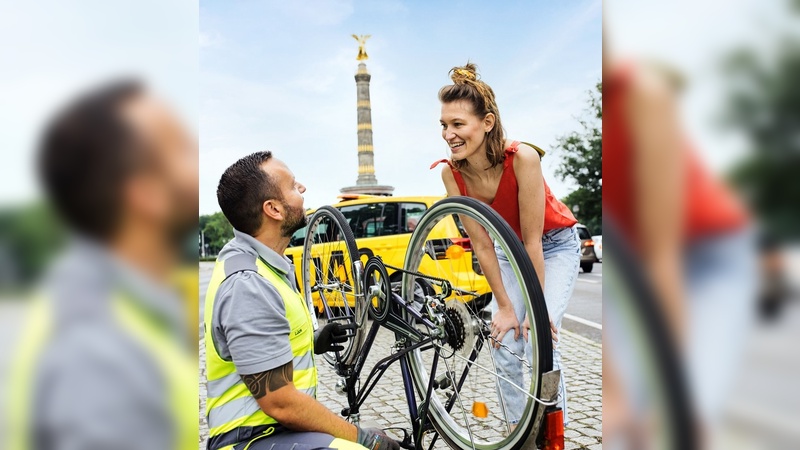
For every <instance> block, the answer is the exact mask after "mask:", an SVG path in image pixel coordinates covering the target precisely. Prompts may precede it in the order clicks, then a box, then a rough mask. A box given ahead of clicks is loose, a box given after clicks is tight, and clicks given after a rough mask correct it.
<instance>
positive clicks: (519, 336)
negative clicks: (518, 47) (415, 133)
mask: <svg viewBox="0 0 800 450" xmlns="http://www.w3.org/2000/svg"><path fill="white" fill-rule="evenodd" d="M450 78H451V79H452V80H453V84H452V85H448V86H445V87H443V88H442V89H441V90H439V101H440V102H441V103H442V115H441V124H442V138H444V140H445V141H446V142H447V144H448V146H449V147H450V152H451V156H450V159H449V160H442V161H439V162H437V163H435V164H434V165H433V166H431V168H433V167H435V166H436V165H438V164H439V163H440V162H445V163H447V164H445V165H444V166H443V168H442V181H443V182H444V185H445V188H446V189H447V195H448V196H457V195H466V196H469V197H472V198H475V199H478V200H481V201H483V202H485V203H487V204H489V205H490V206H491V207H492V208H493V209H494V210H495V211H497V212H498V213H499V214H500V215H501V216H502V217H503V218H504V219H505V220H506V221H507V222H508V223H509V225H511V228H512V229H513V230H514V232H515V233H516V235H517V237H518V238H519V239H520V240H521V241H522V242H523V244H524V246H525V250H526V251H527V253H528V256H529V257H530V259H531V262H532V263H533V267H534V269H535V270H536V274H537V275H538V277H539V283H540V284H541V286H542V290H543V292H544V297H545V301H546V302H547V310H548V312H549V314H550V327H551V332H552V334H553V341H554V345H553V368H554V369H561V383H560V386H559V401H560V406H561V408H562V409H563V411H564V423H565V424H566V423H567V422H568V418H567V409H566V390H565V386H564V384H565V383H564V369H563V367H562V365H561V352H560V351H559V349H558V345H557V342H558V336H557V333H558V330H559V329H560V328H561V319H562V317H563V316H564V312H565V311H566V309H567V302H568V301H569V298H570V296H571V295H572V290H573V288H574V286H575V280H576V278H577V274H578V265H579V263H580V243H579V242H580V241H579V239H578V236H577V233H576V232H575V230H574V229H573V228H572V227H573V225H575V224H576V223H577V221H576V220H575V217H574V216H573V215H572V213H571V212H570V211H569V208H567V207H566V206H565V205H564V204H563V203H561V202H560V201H559V200H558V199H557V198H555V196H553V194H552V193H551V192H550V188H549V187H548V186H547V183H545V181H544V178H543V177H542V168H541V163H540V156H539V154H538V153H537V151H536V150H534V149H533V148H532V147H530V146H528V145H525V144H520V143H519V142H518V141H512V140H510V139H506V138H505V136H504V131H503V127H502V124H501V122H500V113H499V111H498V108H497V103H496V101H495V97H494V92H493V91H492V89H491V88H490V87H489V86H488V85H487V84H486V83H484V82H483V81H481V80H480V79H479V78H478V73H477V67H476V66H475V65H474V64H471V63H467V65H466V66H464V67H455V68H453V69H452V70H451V71H450ZM464 222H465V226H466V227H467V232H468V233H469V236H470V238H471V240H472V243H473V249H474V251H475V253H476V255H477V257H478V261H479V263H480V265H481V268H482V269H483V272H484V275H485V276H486V280H487V281H488V282H489V286H490V287H491V289H492V293H493V300H494V301H492V324H491V334H492V337H493V338H494V339H496V340H497V341H500V342H502V343H503V344H504V345H506V346H508V347H509V348H510V349H511V351H513V352H514V353H516V354H519V355H522V354H523V352H524V347H525V344H524V341H523V339H524V340H525V341H527V339H528V330H529V328H530V323H529V321H528V318H527V317H526V315H525V305H524V304H523V300H522V292H521V290H520V287H519V285H518V284H517V280H516V278H515V277H514V275H513V272H512V268H511V264H510V263H509V261H508V258H507V257H506V255H505V254H504V253H503V251H502V250H501V249H500V248H499V246H496V245H494V244H493V243H492V241H491V239H490V238H489V235H488V234H487V233H486V232H485V231H484V230H482V229H481V228H480V226H479V225H477V224H475V223H473V222H471V221H468V220H467V221H464ZM494 348H495V350H493V351H494V357H495V359H496V360H497V363H498V364H497V367H498V371H500V372H501V374H502V375H503V376H505V377H507V378H509V379H510V380H512V381H514V382H515V383H516V384H517V385H522V364H521V363H520V361H519V360H518V359H516V358H515V357H514V356H513V355H511V354H510V353H509V352H508V351H498V350H497V349H498V348H500V345H499V344H495V345H494ZM531 356H532V355H530V354H528V355H527V357H528V360H529V361H530V359H531ZM500 390H501V393H502V394H503V397H504V398H505V402H506V409H507V411H506V416H507V419H508V420H509V422H510V423H511V424H512V425H513V424H516V423H517V422H518V421H519V420H520V418H521V415H522V411H523V410H524V408H525V404H526V401H527V398H526V396H524V395H522V394H521V393H519V391H518V390H517V389H515V388H514V387H512V386H510V385H509V384H508V383H506V382H501V383H500Z"/></svg>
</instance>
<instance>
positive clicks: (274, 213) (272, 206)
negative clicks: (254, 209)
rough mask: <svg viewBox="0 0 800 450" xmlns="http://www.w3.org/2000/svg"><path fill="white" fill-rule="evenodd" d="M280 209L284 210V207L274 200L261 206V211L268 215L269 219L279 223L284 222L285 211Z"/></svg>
mask: <svg viewBox="0 0 800 450" xmlns="http://www.w3.org/2000/svg"><path fill="white" fill-rule="evenodd" d="M280 208H283V206H282V205H280V203H279V202H276V201H275V200H274V199H270V200H267V201H265V202H264V203H262V204H261V210H262V211H263V212H264V214H266V215H267V217H269V218H271V219H273V220H277V221H281V220H283V210H281V209H280Z"/></svg>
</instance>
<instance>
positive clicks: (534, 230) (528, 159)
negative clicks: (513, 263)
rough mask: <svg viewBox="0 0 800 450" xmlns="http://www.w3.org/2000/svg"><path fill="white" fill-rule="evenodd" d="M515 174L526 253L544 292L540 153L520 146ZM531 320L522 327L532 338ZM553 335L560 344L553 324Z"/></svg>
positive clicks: (542, 191)
mask: <svg viewBox="0 0 800 450" xmlns="http://www.w3.org/2000/svg"><path fill="white" fill-rule="evenodd" d="M514 174H515V175H516V176H517V177H516V178H517V186H518V191H519V193H518V194H517V195H518V199H517V201H518V202H519V223H520V228H521V230H522V240H523V242H524V244H525V251H526V252H527V253H528V257H529V258H530V259H531V263H532V264H533V269H534V270H535V271H536V276H537V278H539V285H540V286H541V287H542V291H544V281H545V280H544V252H543V250H542V233H543V230H544V178H543V177H542V164H541V158H540V157H539V153H538V152H536V150H534V149H533V148H531V147H529V146H527V145H525V144H520V146H519V150H517V154H516V156H515V157H514ZM528 328H530V321H529V320H528V319H527V318H526V320H525V321H524V323H523V324H522V334H523V336H524V337H525V339H527V338H528ZM550 332H551V335H552V337H553V340H554V341H558V330H557V329H556V327H555V324H554V323H553V321H552V320H551V321H550Z"/></svg>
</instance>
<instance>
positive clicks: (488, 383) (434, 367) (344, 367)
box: [302, 197, 559, 450]
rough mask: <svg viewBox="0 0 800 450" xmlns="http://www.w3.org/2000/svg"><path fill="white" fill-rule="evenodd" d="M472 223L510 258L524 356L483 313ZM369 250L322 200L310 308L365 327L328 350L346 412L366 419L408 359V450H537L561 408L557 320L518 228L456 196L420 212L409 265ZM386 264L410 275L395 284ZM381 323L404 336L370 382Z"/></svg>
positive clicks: (311, 244) (307, 291) (314, 220)
mask: <svg viewBox="0 0 800 450" xmlns="http://www.w3.org/2000/svg"><path fill="white" fill-rule="evenodd" d="M451 216H452V217H454V218H456V219H457V223H458V224H459V228H461V229H462V237H460V238H454V239H441V238H438V239H430V238H429V235H430V234H431V231H432V230H434V229H435V228H436V226H437V224H438V223H439V222H440V221H442V220H443V219H445V218H449V217H451ZM467 221H471V222H470V223H471V224H476V226H479V227H481V228H482V229H483V230H485V231H486V232H487V233H488V235H489V236H490V237H491V238H492V239H493V241H494V242H495V244H496V246H497V247H499V248H500V249H502V251H503V252H504V253H505V254H506V255H507V256H508V259H509V260H510V261H511V264H512V268H513V272H514V275H515V278H516V281H517V282H518V283H519V286H520V289H521V290H522V293H523V297H524V299H525V303H526V311H527V315H528V317H529V318H531V320H530V323H531V327H530V334H529V339H528V340H527V341H526V344H525V354H524V355H519V354H517V353H514V352H513V351H512V350H511V349H510V348H509V347H507V346H505V345H504V344H502V343H500V342H499V341H496V340H494V338H493V337H492V336H491V333H490V330H489V324H490V317H489V315H488V312H487V311H484V307H485V306H486V305H487V303H488V302H489V301H490V300H491V292H489V291H488V285H486V283H485V279H483V277H482V272H481V269H480V266H479V264H477V258H476V257H475V255H474V252H472V248H471V244H470V240H469V237H468V236H466V233H465V232H464V230H465V227H463V224H464V223H465V222H467ZM472 229H473V230H475V228H472ZM470 255H471V257H470ZM362 256H363V257H366V256H365V255H361V254H359V250H358V248H357V246H356V242H355V239H354V238H353V232H352V229H351V225H350V224H349V223H348V222H347V221H346V219H345V217H344V216H343V215H342V214H341V213H340V212H339V211H338V210H336V209H335V208H332V207H329V206H324V207H322V208H320V209H319V210H317V211H316V212H315V213H314V214H313V215H312V216H311V218H310V219H309V224H308V228H307V234H306V240H305V243H304V246H303V261H302V274H303V277H302V278H303V284H302V285H303V292H304V295H305V297H306V300H307V302H308V306H309V309H310V310H311V311H312V316H315V314H314V312H315V310H316V308H315V305H317V304H320V303H321V308H320V309H321V310H322V316H323V320H326V321H340V322H343V323H355V324H356V330H355V331H354V332H353V333H352V334H351V336H350V337H349V339H348V341H347V342H346V344H345V346H344V347H345V348H344V350H342V351H340V352H331V353H328V354H326V355H325V356H324V359H325V360H326V361H327V362H328V363H330V364H331V365H332V366H333V367H334V369H335V371H336V373H337V375H338V376H340V377H341V379H340V380H339V383H338V384H337V391H339V392H340V393H344V394H345V395H346V396H347V404H348V406H347V407H346V408H344V410H343V411H342V415H343V416H344V417H345V418H346V419H348V420H349V421H351V422H353V423H356V424H358V422H359V420H360V409H361V407H362V406H363V404H364V403H365V401H366V400H367V399H368V398H369V395H370V393H371V392H372V390H373V388H374V387H375V386H376V384H377V383H378V381H379V380H380V378H381V377H382V376H383V374H384V373H385V372H386V370H387V368H388V367H389V366H390V365H391V364H393V363H394V362H399V363H400V372H401V376H402V379H403V388H404V393H405V397H406V400H407V405H408V411H409V417H410V422H411V431H410V432H409V431H408V430H406V429H405V428H402V433H403V437H402V441H401V446H402V447H404V448H408V449H422V448H425V446H427V448H430V449H432V448H434V445H435V444H436V443H437V441H438V439H440V438H441V439H442V440H443V441H444V442H445V443H446V444H447V445H448V446H450V447H452V448H461V449H487V450H488V449H508V450H516V449H520V448H535V446H536V440H537V436H538V435H539V430H540V425H541V423H542V418H543V414H544V410H545V408H546V407H548V406H552V405H555V404H556V402H555V401H554V400H555V395H556V389H557V386H558V381H559V372H558V371H553V370H552V341H551V337H550V327H549V318H548V314H547V308H546V305H545V302H544V297H543V294H542V290H541V287H540V286H539V282H538V278H537V277H536V274H535V272H534V269H533V266H532V264H531V263H530V259H529V258H528V257H527V253H526V252H525V249H524V247H523V245H522V243H521V242H520V241H519V239H518V238H517V237H516V235H515V234H514V233H513V231H512V230H511V228H510V227H509V226H508V224H507V223H506V222H505V221H504V220H503V219H502V218H501V217H500V216H499V215H498V214H497V213H496V212H494V211H493V210H492V209H491V208H489V207H488V206H486V205H485V204H483V203H481V202H479V201H477V200H474V199H470V198H467V197H453V198H446V199H444V200H441V201H439V202H437V203H436V204H434V205H433V206H432V207H431V208H430V209H428V211H426V213H425V214H424V215H423V216H422V217H421V218H420V220H419V223H418V224H417V227H416V229H415V230H414V231H413V233H412V234H411V237H410V240H409V245H408V248H407V251H406V256H405V262H404V264H403V267H402V268H401V267H391V266H387V265H386V264H384V263H383V261H382V260H381V259H380V258H378V257H374V256H373V257H369V258H368V259H367V261H366V263H364V261H363V259H362ZM445 266H446V267H447V270H444V269H443V268H444V267H445ZM388 270H392V271H394V272H399V273H401V274H402V277H401V279H400V281H395V282H392V280H391V278H390V276H389V273H388ZM443 274H450V275H449V279H448V278H445V277H443V276H442V275H443ZM368 318H369V319H371V323H370V321H369V320H368ZM315 326H316V323H315ZM380 328H386V329H388V330H390V331H391V332H393V333H394V336H395V343H394V345H393V347H392V354H390V355H389V356H387V357H385V358H383V359H381V360H380V361H378V363H377V364H376V365H375V366H374V367H373V368H372V369H371V370H370V371H369V374H368V375H367V377H366V379H365V381H364V383H363V384H362V383H361V375H362V370H363V369H364V367H365V363H366V359H367V356H368V354H369V352H370V350H371V348H372V347H373V344H374V342H375V338H376V336H377V334H378V331H379V329H380ZM511 332H513V331H511ZM493 346H494V347H496V349H495V350H494V351H492V350H491V349H490V347H493ZM496 352H509V353H510V354H511V356H513V357H514V358H515V359H517V360H519V366H520V367H521V368H522V369H523V370H522V375H521V376H513V375H511V374H510V373H509V371H508V368H506V367H498V366H497V364H496V357H495V355H496ZM526 356H529V357H528V358H526ZM501 383H503V387H502V388H500V386H501ZM510 395H518V396H522V397H523V398H524V399H525V406H524V409H523V410H522V414H521V418H520V419H519V421H518V422H517V423H516V424H512V423H511V422H510V420H509V418H508V414H509V408H508V400H510V398H509V396H510ZM418 397H419V400H420V401H419V402H418ZM470 399H471V400H472V408H470V409H468V408H467V402H468V401H469V400H470ZM470 416H472V418H470Z"/></svg>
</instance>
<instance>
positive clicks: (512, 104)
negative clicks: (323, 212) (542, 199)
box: [199, 0, 602, 214]
mask: <svg viewBox="0 0 800 450" xmlns="http://www.w3.org/2000/svg"><path fill="white" fill-rule="evenodd" d="M601 12H602V8H601V2H600V1H599V0H590V1H580V2H544V1H542V2H531V1H525V2H502V3H497V2H485V1H484V2H423V1H419V2H402V1H392V0H389V1H346V0H337V1H322V0H314V1H308V0H307V1H303V2H286V1H258V2H253V1H248V2H243V1H239V2H222V1H216V2H207V1H204V2H201V3H200V37H199V42H200V86H199V92H200V98H199V128H200V161H201V168H200V212H201V214H209V213H213V212H215V211H218V210H219V207H218V205H217V202H216V196H215V192H216V184H217V182H218V180H219V177H220V175H221V174H222V172H223V171H224V170H225V168H226V167H228V166H229V165H230V164H231V163H233V162H234V161H235V160H236V159H238V158H240V157H242V156H244V155H246V154H249V153H251V152H254V151H257V150H265V149H268V150H272V151H273V152H274V153H275V154H276V156H277V157H278V158H280V159H282V160H284V161H285V162H286V163H287V164H288V165H289V167H290V168H291V169H292V170H293V171H294V173H295V175H296V176H297V178H298V180H300V181H301V182H303V183H304V184H305V185H306V186H307V187H308V191H307V193H306V196H305V197H306V206H307V207H317V206H320V205H322V204H330V203H333V202H335V201H336V196H337V195H338V194H339V189H340V188H341V187H344V186H349V185H353V184H355V180H356V176H357V153H356V145H357V136H356V88H355V81H354V79H353V75H354V74H355V71H356V68H357V64H358V62H357V61H356V59H355V57H356V54H357V50H358V44H357V43H356V41H355V40H354V39H353V38H352V37H351V34H354V33H355V34H371V35H372V38H370V39H369V40H368V41H367V52H368V53H369V60H368V61H367V68H368V70H369V71H370V73H371V74H372V82H371V85H370V94H371V99H372V121H373V141H374V147H375V169H376V175H377V177H378V181H379V182H380V183H381V184H389V185H392V186H395V188H396V190H395V194H396V195H424V194H428V195H431V194H433V195H437V194H443V193H444V189H443V187H442V185H441V180H440V178H439V175H438V172H436V171H430V170H428V167H429V166H430V164H431V162H433V161H434V160H437V159H441V158H444V157H446V156H447V148H446V145H445V143H444V141H443V140H442V138H441V134H440V127H439V110H440V105H439V103H438V100H437V98H436V93H437V92H438V90H439V88H440V87H441V86H443V85H445V84H448V82H449V78H448V77H447V72H448V70H449V69H450V68H451V67H453V66H456V65H462V64H464V63H465V62H466V61H467V60H468V59H469V60H472V61H473V62H475V63H477V64H478V66H479V68H480V72H481V75H482V77H483V79H484V80H485V81H486V82H487V83H489V84H490V85H491V86H492V88H493V89H494V90H495V93H496V95H497V100H498V105H499V108H500V113H501V117H502V119H503V123H504V126H505V128H506V131H507V132H508V135H509V137H511V138H515V139H519V140H525V141H530V142H534V143H536V144H538V145H540V146H541V147H543V148H544V149H545V150H548V152H549V154H548V156H547V157H546V158H545V159H544V161H543V167H544V173H545V178H546V179H547V182H548V184H550V186H551V188H552V189H553V191H554V193H555V194H556V195H557V196H559V197H563V196H566V195H567V194H568V193H569V192H570V191H571V190H572V188H573V186H570V185H567V184H565V183H564V182H561V181H560V180H558V179H556V177H555V176H554V174H553V172H554V169H555V167H556V165H557V162H558V158H559V155H558V154H557V152H550V150H551V149H552V148H553V146H554V144H555V143H556V138H557V137H558V136H560V135H563V134H565V133H567V132H569V131H571V130H574V129H577V127H578V125H577V121H576V120H575V117H576V116H577V115H579V114H581V112H582V111H583V109H584V107H585V104H586V98H587V91H589V90H590V89H592V88H593V86H594V85H595V83H597V82H598V81H599V80H600V77H601Z"/></svg>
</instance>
